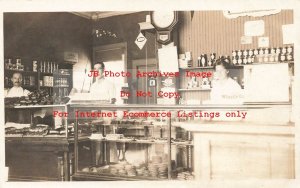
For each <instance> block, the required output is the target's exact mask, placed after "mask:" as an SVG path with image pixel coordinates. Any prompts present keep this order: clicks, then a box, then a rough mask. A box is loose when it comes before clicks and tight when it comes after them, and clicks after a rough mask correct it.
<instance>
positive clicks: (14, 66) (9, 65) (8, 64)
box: [4, 58, 24, 71]
mask: <svg viewBox="0 0 300 188" xmlns="http://www.w3.org/2000/svg"><path fill="white" fill-rule="evenodd" d="M4 68H5V69H7V70H19V71H24V65H23V64H22V61H21V59H20V58H17V59H16V62H15V63H13V60H12V59H11V58H9V59H4Z"/></svg>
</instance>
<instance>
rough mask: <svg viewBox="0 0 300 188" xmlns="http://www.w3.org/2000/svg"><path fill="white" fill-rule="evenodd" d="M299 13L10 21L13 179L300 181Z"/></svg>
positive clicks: (29, 16)
mask: <svg viewBox="0 0 300 188" xmlns="http://www.w3.org/2000/svg"><path fill="white" fill-rule="evenodd" d="M295 11H296V10H295V9H289V8H285V9H269V8H263V7H262V8H260V9H249V10H245V9H241V10H225V9H214V10H211V9H207V10H179V9H178V10H149V11H145V10H144V11H117V10H116V11H102V10H99V11H48V12H47V11H32V12H30V11H24V12H22V11H14V12H12V11H3V64H2V69H3V73H4V74H3V86H4V87H3V95H4V106H3V107H2V108H3V112H4V113H3V114H4V117H3V118H2V119H3V122H4V136H5V139H3V140H5V143H4V149H3V151H4V154H3V155H4V156H5V159H4V165H5V167H4V174H3V175H2V176H3V177H4V181H5V182H6V183H12V182H23V183H25V182H40V183H41V182H45V185H47V183H49V182H74V183H75V182H78V181H81V182H82V181H85V182H93V184H95V185H97V186H100V184H98V183H101V182H102V183H104V184H103V185H106V184H105V183H106V182H122V181H126V183H128V184H126V185H129V186H130V182H132V181H133V182H134V181H143V182H146V184H147V183H149V182H162V183H164V182H171V183H176V182H177V183H181V185H185V186H188V185H189V183H192V184H193V183H196V184H197V183H199V182H205V181H224V180H225V181H227V180H229V181H232V182H234V181H248V180H254V181H256V180H258V181H260V180H267V181H272V180H278V179H280V180H284V181H289V180H296V179H297V177H298V176H299V175H298V171H299V167H298V166H299V159H297V156H298V154H297V143H296V140H297V139H296V138H297V135H296V132H297V131H296V130H297V129H296V127H297V126H296V125H297V124H299V122H298V121H299V118H298V116H299V114H297V112H296V107H295V106H296V104H298V103H297V101H299V95H297V93H299V92H297V91H296V85H297V84H296V83H297V82H298V81H299V80H297V79H296V78H297V76H298V75H297V73H298V74H299V71H298V72H297V71H296V68H297V65H296V62H297V60H296V59H297V56H296V55H295V54H296V53H295V51H296V50H297V47H296V44H297V34H296V21H295V20H296V19H295V17H296V16H295V14H296V13H295ZM298 86H299V83H298ZM298 157H299V156H298ZM129 181H130V182H129ZM74 185H76V183H75V184H74ZM101 185H102V184H101ZM107 185H108V184H107ZM175 185H176V184H175ZM150 186H151V184H150ZM199 187H200V186H199ZM209 187H210V186H209ZM238 187H239V186H238Z"/></svg>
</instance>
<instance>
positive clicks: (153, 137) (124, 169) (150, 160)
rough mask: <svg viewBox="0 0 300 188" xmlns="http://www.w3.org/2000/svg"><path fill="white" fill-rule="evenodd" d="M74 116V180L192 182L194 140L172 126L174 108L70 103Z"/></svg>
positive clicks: (187, 133)
mask: <svg viewBox="0 0 300 188" xmlns="http://www.w3.org/2000/svg"><path fill="white" fill-rule="evenodd" d="M71 111H73V117H74V119H75V173H74V175H73V176H72V178H73V179H75V180H76V179H77V180H82V179H85V180H86V179H88V180H166V179H177V177H178V178H179V179H193V164H192V153H193V141H192V135H191V133H190V132H189V131H186V130H184V129H183V128H181V127H176V126H171V121H172V113H173V112H172V111H171V110H170V109H168V108H163V107H159V106H150V107H149V106H147V107H146V106H143V105H122V106H113V105H94V104H90V105H87V104H78V105H77V104H73V105H72V104H71ZM84 138H86V142H85V143H84V142H83V141H82V140H83V139H84ZM79 139H80V140H81V141H80V142H78V140H79Z"/></svg>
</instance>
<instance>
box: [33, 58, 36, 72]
mask: <svg viewBox="0 0 300 188" xmlns="http://www.w3.org/2000/svg"><path fill="white" fill-rule="evenodd" d="M32 71H33V72H37V61H36V60H33V61H32Z"/></svg>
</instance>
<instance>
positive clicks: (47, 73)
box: [39, 72, 53, 76]
mask: <svg viewBox="0 0 300 188" xmlns="http://www.w3.org/2000/svg"><path fill="white" fill-rule="evenodd" d="M39 73H40V74H43V75H51V76H52V75H53V73H51V72H39Z"/></svg>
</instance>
